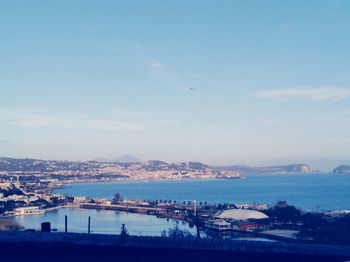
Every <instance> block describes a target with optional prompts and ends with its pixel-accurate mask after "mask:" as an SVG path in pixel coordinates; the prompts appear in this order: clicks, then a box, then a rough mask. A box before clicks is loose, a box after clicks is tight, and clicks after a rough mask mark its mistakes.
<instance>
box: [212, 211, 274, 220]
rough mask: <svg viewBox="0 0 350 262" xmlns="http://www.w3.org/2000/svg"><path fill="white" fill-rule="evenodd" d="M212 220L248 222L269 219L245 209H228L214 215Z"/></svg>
mask: <svg viewBox="0 0 350 262" xmlns="http://www.w3.org/2000/svg"><path fill="white" fill-rule="evenodd" d="M214 218H218V219H227V220H249V219H264V218H269V217H268V216H267V215H266V214H264V213H262V212H259V211H255V210H247V209H229V210H224V211H220V212H218V213H216V214H215V215H214Z"/></svg>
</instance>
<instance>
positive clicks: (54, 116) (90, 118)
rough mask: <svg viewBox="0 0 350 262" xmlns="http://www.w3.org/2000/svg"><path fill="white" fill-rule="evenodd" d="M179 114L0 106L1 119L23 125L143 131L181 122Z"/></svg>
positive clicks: (124, 110) (28, 126) (119, 109)
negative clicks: (92, 112) (175, 116)
mask: <svg viewBox="0 0 350 262" xmlns="http://www.w3.org/2000/svg"><path fill="white" fill-rule="evenodd" d="M179 121H180V120H179V119H178V118H173V119H169V118H168V117H164V116H163V117H162V116H160V115H155V114H149V113H146V112H142V111H133V110H128V109H125V108H112V109H108V110H105V112H104V113H103V115H92V114H88V113H84V112H77V111H68V110H63V111H62V110H57V109H52V108H32V107H29V108H27V107H9V108H8V107H6V108H0V123H5V124H7V125H12V126H16V127H21V128H64V129H84V130H104V131H142V130H147V129H150V128H152V127H157V128H159V127H161V126H167V125H173V124H177V123H178V122H179Z"/></svg>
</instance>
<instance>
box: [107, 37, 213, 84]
mask: <svg viewBox="0 0 350 262" xmlns="http://www.w3.org/2000/svg"><path fill="white" fill-rule="evenodd" d="M100 47H101V48H106V49H109V50H110V51H111V52H113V53H114V54H116V55H118V56H119V58H123V59H127V60H128V61H133V62H136V63H137V64H139V65H141V66H143V67H145V69H146V70H147V71H148V73H149V76H150V77H152V78H153V79H155V80H157V81H161V82H163V83H164V85H165V86H168V87H172V88H177V89H179V90H182V91H186V90H189V89H192V88H196V87H197V86H198V83H199V84H200V85H201V86H202V85H205V84H207V85H208V84H209V82H208V81H207V80H206V77H204V76H201V75H200V74H197V73H195V74H193V73H189V74H187V73H186V74H185V73H181V72H179V70H176V68H174V66H172V65H171V64H169V63H167V62H166V61H165V59H162V58H160V57H162V55H161V54H160V52H159V51H158V50H157V49H156V48H153V47H150V46H146V45H140V44H137V43H128V42H123V41H116V42H112V43H107V44H106V43H105V44H103V45H101V46H100Z"/></svg>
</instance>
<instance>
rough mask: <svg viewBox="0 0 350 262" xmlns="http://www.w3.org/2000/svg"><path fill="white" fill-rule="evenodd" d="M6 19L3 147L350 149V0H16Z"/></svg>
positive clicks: (256, 154) (0, 26) (31, 150)
mask: <svg viewBox="0 0 350 262" xmlns="http://www.w3.org/2000/svg"><path fill="white" fill-rule="evenodd" d="M0 32H1V36H0V37H1V41H0V90H1V96H0V130H1V132H0V154H1V155H3V156H12V157H38V158H46V159H72V160H86V159H93V158H95V157H106V158H114V157H116V156H118V155H121V154H125V153H128V154H133V155H136V156H137V157H139V158H141V159H144V160H146V159H162V160H166V161H182V160H197V161H202V162H207V163H211V164H259V165H260V164H270V163H282V162H291V161H292V162H293V161H294V162H295V161H309V162H311V163H313V164H315V165H316V167H320V168H325V163H330V164H329V165H333V164H336V163H339V164H340V163H342V162H344V161H350V135H349V130H350V121H349V119H350V72H349V70H350V52H349V51H350V2H349V1H345V0H344V1H322V0H317V1H316V0H315V1H311V0H310V1H277V0H276V1H269V0H265V1H258V0H256V1H252V0H249V1H243V0H242V1H233V0H232V1H224V0H219V1H203V0H194V1H181V0H178V1H160V0H159V1H133V0H131V1H89V0H86V1H79V0H52V1H35V0H34V1H25V0H22V1H18V0H11V1H10V0H8V1H5V0H3V1H1V2H0ZM327 161H328V162H327ZM327 168H328V166H327Z"/></svg>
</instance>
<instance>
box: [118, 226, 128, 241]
mask: <svg viewBox="0 0 350 262" xmlns="http://www.w3.org/2000/svg"><path fill="white" fill-rule="evenodd" d="M128 236H129V232H128V230H127V229H126V227H125V224H122V227H121V228H120V238H121V239H126V238H127V237H128Z"/></svg>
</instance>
